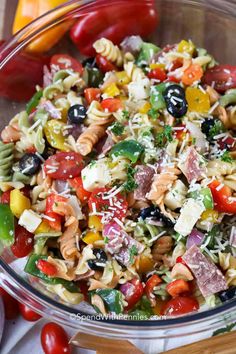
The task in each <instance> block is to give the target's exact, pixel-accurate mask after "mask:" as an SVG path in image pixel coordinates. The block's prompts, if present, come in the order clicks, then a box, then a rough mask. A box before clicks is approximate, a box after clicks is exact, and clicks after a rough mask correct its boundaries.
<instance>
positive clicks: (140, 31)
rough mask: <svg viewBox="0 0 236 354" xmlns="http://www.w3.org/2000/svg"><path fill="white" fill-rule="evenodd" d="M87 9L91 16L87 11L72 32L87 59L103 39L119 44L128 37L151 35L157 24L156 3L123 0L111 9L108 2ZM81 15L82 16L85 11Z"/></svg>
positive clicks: (103, 1) (101, 2) (102, 1)
mask: <svg viewBox="0 0 236 354" xmlns="http://www.w3.org/2000/svg"><path fill="white" fill-rule="evenodd" d="M99 5H101V6H99ZM87 9H89V10H91V11H90V13H89V14H88V10H87V11H86V12H85V14H84V16H83V17H82V19H79V20H78V22H77V23H75V25H74V26H73V27H72V29H71V31H70V36H71V39H72V41H73V42H74V43H75V44H76V46H77V47H78V49H79V51H80V52H81V53H82V54H84V55H86V56H94V55H95V50H94V49H93V43H94V42H95V41H96V40H97V39H99V38H101V37H105V38H108V39H110V40H111V41H112V42H113V43H115V44H119V43H120V42H121V41H122V40H123V39H124V38H125V37H127V36H131V35H140V36H141V37H146V36H147V35H150V33H152V32H153V31H154V30H155V29H156V26H157V24H158V16H157V11H156V8H155V2H154V1H153V0H150V1H145V2H142V1H138V2H137V1H136V0H129V1H127V0H123V1H119V2H118V3H115V4H112V6H111V5H109V2H108V1H107V0H97V1H95V3H94V4H92V5H90V6H89V5H88V6H87ZM81 11H82V14H83V9H81Z"/></svg>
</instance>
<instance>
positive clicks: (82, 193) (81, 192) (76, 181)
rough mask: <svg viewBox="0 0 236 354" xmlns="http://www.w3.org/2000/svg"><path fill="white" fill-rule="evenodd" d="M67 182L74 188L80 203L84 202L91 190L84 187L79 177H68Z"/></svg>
mask: <svg viewBox="0 0 236 354" xmlns="http://www.w3.org/2000/svg"><path fill="white" fill-rule="evenodd" d="M68 183H69V184H70V186H71V187H72V188H74V189H75V192H76V195H77V197H78V198H79V200H80V201H81V202H82V203H83V202H86V201H87V200H88V199H89V197H90V196H91V192H88V191H86V190H85V189H84V187H83V182H82V178H81V177H75V178H73V179H68Z"/></svg>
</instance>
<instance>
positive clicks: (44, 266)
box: [36, 259, 57, 277]
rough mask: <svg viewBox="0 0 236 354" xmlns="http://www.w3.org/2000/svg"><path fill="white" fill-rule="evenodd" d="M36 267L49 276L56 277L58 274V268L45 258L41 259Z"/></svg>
mask: <svg viewBox="0 0 236 354" xmlns="http://www.w3.org/2000/svg"><path fill="white" fill-rule="evenodd" d="M36 267H37V268H38V269H39V270H40V271H41V272H42V273H44V274H46V275H48V276H49V277H54V276H56V274H57V268H56V267H55V266H54V265H53V264H51V263H49V262H47V261H46V260H45V259H39V260H38V262H37V264H36Z"/></svg>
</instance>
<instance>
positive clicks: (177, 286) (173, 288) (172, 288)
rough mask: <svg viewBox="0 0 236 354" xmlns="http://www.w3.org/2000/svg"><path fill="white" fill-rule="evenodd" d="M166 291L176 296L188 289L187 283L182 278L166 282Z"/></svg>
mask: <svg viewBox="0 0 236 354" xmlns="http://www.w3.org/2000/svg"><path fill="white" fill-rule="evenodd" d="M166 291H167V292H168V293H169V294H170V295H171V296H172V297H176V296H179V295H180V294H183V293H188V292H189V291H190V288H189V284H188V283H187V282H186V281H185V280H183V279H177V280H174V281H172V282H171V283H169V284H167V286H166Z"/></svg>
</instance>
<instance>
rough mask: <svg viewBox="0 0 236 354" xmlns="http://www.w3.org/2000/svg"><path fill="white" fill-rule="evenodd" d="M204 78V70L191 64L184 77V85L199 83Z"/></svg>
mask: <svg viewBox="0 0 236 354" xmlns="http://www.w3.org/2000/svg"><path fill="white" fill-rule="evenodd" d="M202 76H203V69H202V67H201V66H200V65H198V64H191V65H190V66H189V67H188V68H187V69H186V70H185V71H184V74H183V76H182V82H183V84H184V85H192V84H193V83H194V82H195V81H199V80H200V79H201V78H202Z"/></svg>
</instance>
